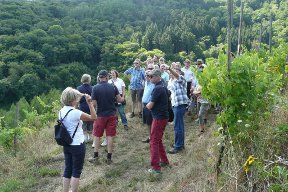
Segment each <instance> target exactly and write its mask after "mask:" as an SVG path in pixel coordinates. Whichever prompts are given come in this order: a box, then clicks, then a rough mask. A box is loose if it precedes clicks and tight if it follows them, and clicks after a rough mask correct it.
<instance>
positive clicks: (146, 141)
mask: <svg viewBox="0 0 288 192" xmlns="http://www.w3.org/2000/svg"><path fill="white" fill-rule="evenodd" d="M142 142H143V143H149V142H150V138H149V137H148V138H147V139H144V140H142Z"/></svg>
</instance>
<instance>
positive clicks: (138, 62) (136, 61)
mask: <svg viewBox="0 0 288 192" xmlns="http://www.w3.org/2000/svg"><path fill="white" fill-rule="evenodd" d="M133 64H134V67H135V68H140V60H138V59H135V61H134V62H133Z"/></svg>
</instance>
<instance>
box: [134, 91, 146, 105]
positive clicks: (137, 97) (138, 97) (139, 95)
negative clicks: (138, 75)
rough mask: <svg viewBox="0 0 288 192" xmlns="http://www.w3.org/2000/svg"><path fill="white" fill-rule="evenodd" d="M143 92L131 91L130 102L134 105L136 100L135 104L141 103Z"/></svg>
mask: <svg viewBox="0 0 288 192" xmlns="http://www.w3.org/2000/svg"><path fill="white" fill-rule="evenodd" d="M143 92H144V89H137V90H132V89H131V98H132V102H133V103H135V102H136V100H137V102H141V101H142V96H143Z"/></svg>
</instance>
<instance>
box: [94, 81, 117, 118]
mask: <svg viewBox="0 0 288 192" xmlns="http://www.w3.org/2000/svg"><path fill="white" fill-rule="evenodd" d="M116 95H119V91H118V89H117V88H116V87H114V86H113V85H112V84H109V83H108V82H107V81H101V82H99V83H98V84H97V85H95V86H94V87H93V89H92V100H96V103H97V110H96V112H97V116H98V117H109V116H113V115H116V107H115V101H116V100H115V97H116Z"/></svg>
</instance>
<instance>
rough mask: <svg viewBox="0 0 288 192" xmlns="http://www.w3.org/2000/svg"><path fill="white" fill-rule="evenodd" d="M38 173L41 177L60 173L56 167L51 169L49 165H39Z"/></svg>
mask: <svg viewBox="0 0 288 192" xmlns="http://www.w3.org/2000/svg"><path fill="white" fill-rule="evenodd" d="M39 174H40V175H41V176H42V177H47V176H48V177H55V176H59V175H60V171H59V170H58V169H52V168H49V167H41V168H40V169H39Z"/></svg>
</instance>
